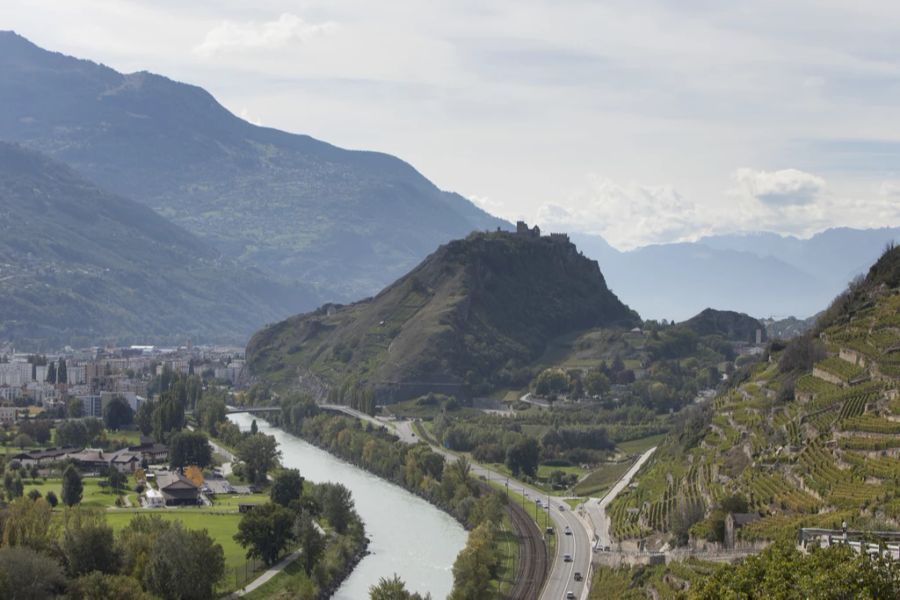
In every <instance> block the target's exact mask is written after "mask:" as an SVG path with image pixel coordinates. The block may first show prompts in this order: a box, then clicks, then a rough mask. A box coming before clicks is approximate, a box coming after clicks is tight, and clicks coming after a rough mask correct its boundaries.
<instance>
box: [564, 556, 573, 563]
mask: <svg viewBox="0 0 900 600" xmlns="http://www.w3.org/2000/svg"><path fill="white" fill-rule="evenodd" d="M563 562H572V555H571V554H563Z"/></svg>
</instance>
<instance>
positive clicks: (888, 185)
mask: <svg viewBox="0 0 900 600" xmlns="http://www.w3.org/2000/svg"><path fill="white" fill-rule="evenodd" d="M878 194H879V195H881V196H892V197H895V198H896V197H900V181H882V182H881V187H879V188H878Z"/></svg>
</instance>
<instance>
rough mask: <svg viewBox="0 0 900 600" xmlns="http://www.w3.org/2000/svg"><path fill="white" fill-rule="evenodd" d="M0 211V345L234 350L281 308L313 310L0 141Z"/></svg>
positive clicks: (152, 217)
mask: <svg viewBox="0 0 900 600" xmlns="http://www.w3.org/2000/svg"><path fill="white" fill-rule="evenodd" d="M0 214H2V218H0V338H2V339H7V340H13V341H15V342H16V344H17V345H18V347H20V348H23V349H45V348H51V349H52V348H58V347H60V346H61V345H62V344H71V345H79V344H83V345H92V344H97V343H101V342H103V341H118V342H121V343H127V342H134V343H136V342H141V341H146V342H161V341H181V342H184V341H186V340H187V339H195V340H198V339H202V340H204V341H227V342H231V343H240V342H241V341H242V340H244V339H246V336H248V335H249V333H250V332H251V331H252V330H253V329H254V328H255V327H258V326H259V325H260V324H261V323H265V322H266V321H273V320H275V319H277V318H279V317H281V316H282V315H284V312H285V306H291V305H293V306H295V307H297V308H299V305H302V304H308V303H311V302H313V301H314V300H313V298H314V296H312V295H311V294H308V295H307V296H306V297H303V298H301V297H299V296H298V294H297V290H296V289H291V290H288V289H286V288H284V287H282V286H280V285H277V284H273V283H272V282H271V280H270V279H268V278H267V277H265V276H262V275H261V274H260V273H258V272H254V271H251V270H248V269H246V268H244V267H240V266H238V265H236V264H234V263H233V261H231V260H228V259H223V258H222V257H221V255H220V253H219V251H218V250H216V249H215V248H212V247H211V246H209V245H208V244H207V243H205V242H204V241H202V240H200V239H198V238H197V237H196V236H194V235H192V234H191V233H188V232H187V231H185V230H183V229H181V228H180V227H178V226H176V225H173V224H172V223H170V222H168V221H167V220H165V219H163V218H162V217H160V216H159V215H157V214H156V213H155V212H153V211H152V210H151V209H149V208H147V207H145V206H142V205H140V204H138V203H136V202H133V201H131V200H128V199H126V198H122V197H120V196H117V195H115V194H111V193H109V192H106V191H104V190H101V189H100V188H98V187H97V186H95V185H93V184H92V183H90V182H88V181H86V180H84V179H83V178H82V177H81V176H79V175H78V174H77V173H75V172H74V171H72V170H71V169H70V168H68V167H67V166H65V165H62V164H60V163H58V162H55V161H53V160H51V159H49V158H47V157H46V156H42V155H40V154H38V153H36V152H34V151H31V150H26V149H24V148H22V147H20V146H17V145H14V144H7V143H2V142H0ZM300 301H302V302H300Z"/></svg>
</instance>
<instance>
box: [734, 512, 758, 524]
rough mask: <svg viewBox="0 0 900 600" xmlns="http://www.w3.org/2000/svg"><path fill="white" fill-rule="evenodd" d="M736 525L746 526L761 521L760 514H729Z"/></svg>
mask: <svg viewBox="0 0 900 600" xmlns="http://www.w3.org/2000/svg"><path fill="white" fill-rule="evenodd" d="M728 516H729V517H731V518H732V520H734V524H735V525H746V524H747V523H752V522H753V521H758V520H759V513H728Z"/></svg>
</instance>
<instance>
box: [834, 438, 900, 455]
mask: <svg viewBox="0 0 900 600" xmlns="http://www.w3.org/2000/svg"><path fill="white" fill-rule="evenodd" d="M838 445H839V446H840V447H841V448H842V449H844V450H862V451H864V452H876V451H878V450H888V449H890V448H900V436H893V437H863V436H859V435H851V436H849V437H842V438H841V439H839V440H838Z"/></svg>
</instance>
